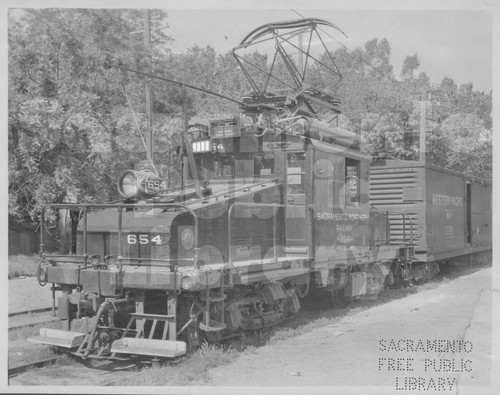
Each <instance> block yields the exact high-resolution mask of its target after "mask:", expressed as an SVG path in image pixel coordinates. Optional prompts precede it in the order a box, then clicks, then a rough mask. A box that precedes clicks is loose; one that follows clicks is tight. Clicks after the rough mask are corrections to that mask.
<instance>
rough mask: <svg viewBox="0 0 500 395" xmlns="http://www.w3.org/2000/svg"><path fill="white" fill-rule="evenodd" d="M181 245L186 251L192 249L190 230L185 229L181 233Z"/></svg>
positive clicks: (192, 239)
mask: <svg viewBox="0 0 500 395" xmlns="http://www.w3.org/2000/svg"><path fill="white" fill-rule="evenodd" d="M181 244H182V247H184V249H186V250H190V249H191V248H193V247H194V233H193V230H192V229H191V228H185V229H184V230H183V231H182V233H181Z"/></svg>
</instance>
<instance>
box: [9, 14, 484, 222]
mask: <svg viewBox="0 0 500 395" xmlns="http://www.w3.org/2000/svg"><path fill="white" fill-rule="evenodd" d="M154 14H155V17H154V18H152V30H151V31H152V39H151V42H152V49H151V52H150V53H149V54H148V53H146V51H145V46H144V43H143V34H142V33H141V32H140V30H141V29H142V28H143V17H144V15H143V13H142V11H137V10H102V9H93V10H84V9H66V10H63V9H58V10H55V9H44V10H37V11H35V10H26V11H16V12H12V13H11V14H10V15H9V219H10V221H11V225H14V224H33V223H36V219H37V216H38V215H39V210H40V206H41V205H43V204H44V203H48V202H71V201H79V202H85V201H88V202H104V201H109V200H113V199H115V198H117V195H116V188H115V181H116V179H117V176H118V174H119V173H120V172H121V171H123V170H124V169H127V168H133V166H134V164H136V163H138V162H139V161H140V160H143V159H145V157H146V155H145V149H144V145H143V137H142V136H141V134H140V133H139V130H141V131H144V130H145V125H146V119H147V116H146V114H145V104H144V103H145V101H144V81H143V80H141V78H138V77H136V76H133V75H130V74H127V73H124V72H119V71H116V69H111V70H107V69H105V68H103V67H102V64H103V56H104V55H103V53H105V52H107V53H111V54H112V56H113V58H114V60H115V61H119V62H121V63H122V64H124V65H126V66H128V67H131V68H135V69H138V70H142V71H151V72H153V73H155V74H157V75H160V76H164V77H167V78H172V79H176V80H179V81H185V82H188V83H190V84H193V85H198V86H200V87H203V88H206V89H209V90H213V91H216V92H218V93H221V94H223V95H226V96H229V97H233V98H235V99H238V98H239V97H240V96H242V95H245V94H248V93H249V91H250V86H249V85H248V84H247V82H246V80H245V79H244V76H243V74H242V73H241V72H240V71H239V69H238V68H237V65H236V63H235V61H234V60H233V58H232V56H231V54H229V53H227V54H217V53H216V52H215V51H214V49H213V48H211V47H206V48H200V47H198V46H194V47H193V48H191V49H189V50H188V51H186V52H185V53H180V54H178V53H173V52H172V51H171V50H170V49H169V42H170V40H172V39H175V37H168V35H167V34H168V29H157V28H156V27H159V26H164V25H165V24H166V23H168V16H167V14H165V13H163V12H160V11H154ZM243 33H244V32H242V34H243ZM390 54H391V48H390V45H389V42H388V41H387V40H386V39H382V40H380V41H379V40H378V39H373V40H371V41H369V42H367V43H366V45H365V46H364V48H356V49H354V50H352V51H351V50H349V49H347V48H340V49H337V50H336V51H335V52H334V53H333V56H334V58H335V59H336V60H337V62H338V66H339V69H340V71H341V73H342V74H343V76H344V78H343V80H342V81H341V83H340V84H339V85H338V86H336V87H335V88H332V89H333V92H332V93H335V94H336V95H338V96H340V98H341V100H342V103H343V104H342V106H343V115H342V118H341V124H342V126H343V127H345V128H349V129H351V130H354V131H356V132H357V133H360V134H362V135H363V136H364V138H365V141H366V143H367V144H366V150H367V151H368V152H370V153H371V154H373V155H382V154H384V155H388V156H392V157H396V158H410V159H411V158H418V150H419V147H418V131H419V128H420V103H419V102H417V100H421V98H422V97H423V98H425V100H426V106H427V140H428V145H427V151H428V154H427V158H428V160H430V161H432V162H434V163H436V164H438V165H444V166H450V167H452V168H454V169H457V170H461V171H466V172H469V173H470V174H473V175H476V176H483V177H484V176H488V175H489V172H490V170H491V126H492V120H491V93H483V92H478V91H474V90H473V86H472V84H465V85H462V86H460V87H458V86H457V85H456V84H455V83H454V81H453V80H451V79H449V78H444V79H443V81H442V82H441V83H440V84H439V85H431V82H430V80H429V78H428V77H427V75H426V74H425V72H420V73H419V74H418V75H417V70H418V68H419V65H420V64H419V59H418V56H417V55H416V54H415V55H412V56H408V57H407V58H406V59H405V62H404V64H403V67H402V70H401V72H400V74H399V81H396V79H395V76H394V70H393V66H392V65H391V63H390ZM249 56H251V57H252V60H253V62H254V63H257V64H259V65H262V67H263V68H265V67H266V66H267V64H268V59H267V56H266V55H263V54H259V53H253V54H251V55H249ZM149 59H150V62H149V61H148V60H149ZM312 77H314V76H312ZM315 78H319V79H320V78H321V76H320V75H318V76H315ZM311 79H312V80H314V78H311ZM185 97H186V96H185V93H184V90H183V89H182V88H181V87H180V86H177V85H175V84H162V83H157V84H155V85H154V86H153V103H154V106H153V107H154V123H153V130H154V133H155V137H154V144H153V146H154V147H155V152H154V156H155V162H156V163H157V169H158V170H159V172H160V173H161V175H162V176H168V177H170V179H175V178H176V177H177V178H178V170H179V169H178V160H177V158H176V155H175V150H173V149H172V148H173V146H174V145H175V144H176V142H178V141H179V139H178V138H176V136H177V137H178V135H179V133H181V132H182V129H183V119H182V108H183V102H184V100H185ZM187 104H188V111H189V116H190V117H191V116H196V117H221V116H228V115H231V114H235V113H237V112H238V108H237V106H236V105H235V104H234V103H231V102H228V101H225V100H223V99H220V98H217V97H214V96H211V95H208V94H205V93H202V92H196V91H189V92H188V93H187ZM414 139H415V140H416V142H417V144H413V140H414Z"/></svg>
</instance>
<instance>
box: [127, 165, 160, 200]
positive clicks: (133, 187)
mask: <svg viewBox="0 0 500 395" xmlns="http://www.w3.org/2000/svg"><path fill="white" fill-rule="evenodd" d="M166 186H167V180H165V179H163V178H160V177H157V176H156V175H155V174H153V173H149V172H147V171H135V170H126V171H124V172H123V173H122V174H121V175H120V178H119V179H118V191H119V192H120V194H121V195H122V196H123V197H126V198H137V199H139V198H147V197H152V196H155V195H156V194H157V193H158V192H161V191H164V190H166V189H167V188H166Z"/></svg>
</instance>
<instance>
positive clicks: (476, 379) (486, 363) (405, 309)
mask: <svg viewBox="0 0 500 395" xmlns="http://www.w3.org/2000/svg"><path fill="white" fill-rule="evenodd" d="M491 275H492V273H491V269H483V270H480V271H478V272H476V273H473V274H469V275H467V276H464V277H460V278H457V279H455V280H453V281H450V282H449V283H447V284H443V285H441V286H439V287H437V288H435V289H429V290H424V291H422V292H418V293H416V294H414V295H410V296H408V297H406V298H403V299H398V300H393V301H391V302H389V303H385V304H382V305H379V306H376V307H373V308H371V309H368V310H364V311H361V312H358V313H354V314H353V315H348V316H347V317H345V318H343V319H342V320H341V321H340V322H336V323H332V324H327V325H325V326H324V327H321V328H317V329H314V330H312V331H311V332H309V333H306V334H303V335H300V336H296V337H293V338H289V339H286V340H281V341H278V342H276V343H274V344H273V343H272V342H271V344H269V345H267V346H265V347H262V348H259V349H257V350H256V351H255V353H254V354H251V355H248V354H247V355H244V356H242V358H240V359H239V360H238V361H236V362H235V363H234V364H232V365H229V366H222V367H218V368H215V369H213V370H212V371H211V372H210V377H211V379H210V381H209V382H208V383H207V384H208V385H217V386H255V385H258V386H335V387H339V386H340V387H342V386H346V387H348V388H346V390H347V389H349V390H355V389H357V390H361V389H360V388H359V387H374V386H375V387H377V388H378V389H380V390H382V391H383V392H384V393H392V392H396V393H401V391H412V393H415V390H418V389H420V390H422V391H424V390H425V391H428V390H429V391H430V390H437V391H441V390H442V391H446V392H450V391H451V392H453V393H455V392H456V391H457V386H460V394H462V393H463V390H464V385H465V386H467V385H472V386H479V385H481V386H484V385H488V383H489V373H490V359H489V357H490V355H489V353H490V351H491V304H492V291H491ZM497 294H498V293H497ZM495 297H497V295H495ZM464 336H465V341H470V342H471V344H472V347H473V349H472V351H471V352H469V353H467V352H462V353H459V352H455V353H453V352H448V353H447V354H445V353H439V352H435V351H433V350H430V351H429V350H427V352H424V351H422V350H420V349H419V350H417V351H412V350H408V349H406V348H405V347H406V346H407V345H408V344H409V343H408V342H406V340H412V341H413V342H414V343H413V344H415V345H417V344H418V341H419V340H422V341H423V342H424V344H425V343H426V341H427V340H431V341H434V340H437V341H439V340H444V341H446V340H449V341H453V340H456V339H464ZM391 340H394V341H395V342H396V343H393V344H396V345H397V344H398V343H397V342H399V341H401V342H400V343H399V344H400V345H401V348H403V350H402V349H401V348H400V349H395V347H389V345H390V344H391ZM441 344H442V347H444V344H445V343H441ZM467 344H469V343H467ZM388 348H389V349H388ZM379 358H386V359H385V360H384V359H382V360H379ZM389 358H394V360H389ZM397 358H399V360H398V359H397ZM408 359H411V360H408ZM441 359H444V360H446V361H455V362H454V363H455V364H457V363H458V364H459V365H458V367H454V368H450V367H448V368H447V366H448V365H445V366H444V367H443V368H442V369H439V363H441V362H440V360H441ZM461 360H465V361H467V360H470V362H466V364H465V368H464V369H465V370H470V372H469V371H464V372H449V371H447V370H450V369H451V370H459V369H460V361H461ZM429 361H430V362H429ZM397 362H399V363H400V364H399V365H397ZM408 363H409V364H410V365H409V366H408V365H407V364H408ZM446 363H448V362H446ZM449 363H451V362H449ZM429 364H431V365H429ZM432 364H433V365H432ZM426 365H429V366H426ZM449 366H451V365H449ZM425 367H427V369H425ZM438 370H440V371H438ZM413 377H415V378H417V379H422V380H423V381H422V380H421V381H418V380H417V384H415V385H417V387H418V386H419V385H420V387H418V388H417V387H416V388H412V385H413V381H406V382H405V378H408V380H410V379H409V378H413ZM431 379H432V380H431ZM396 380H398V381H396ZM353 386H355V387H353ZM405 386H406V388H405ZM417 392H419V391H417ZM359 393H362V392H359ZM427 393H428V392H427Z"/></svg>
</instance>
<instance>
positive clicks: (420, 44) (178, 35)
mask: <svg viewBox="0 0 500 395" xmlns="http://www.w3.org/2000/svg"><path fill="white" fill-rule="evenodd" d="M292 5H293V4H292ZM162 8H163V7H162ZM292 8H293V7H290V8H281V9H255V8H254V9H241V8H240V9H229V8H218V9H206V8H205V9H200V8H191V9H186V8H185V9H179V8H170V9H165V8H163V10H164V11H166V12H167V13H168V14H169V18H168V23H169V25H170V28H169V29H165V30H164V32H165V33H166V34H168V35H170V36H172V37H173V38H174V39H175V42H174V43H172V44H171V47H172V48H173V49H175V50H186V48H188V47H190V46H191V45H192V44H194V43H197V44H198V45H200V46H206V45H210V46H212V47H213V48H214V49H215V50H216V51H217V52H226V51H229V50H230V49H232V48H233V47H235V46H236V45H238V44H239V42H240V41H241V39H242V38H243V37H244V36H245V35H246V34H247V33H249V32H250V31H252V30H253V29H254V28H256V27H258V26H260V25H263V24H265V23H267V22H277V21H283V20H291V19H297V18H299V16H298V15H297V14H296V13H294V12H293V11H292ZM296 10H297V11H298V12H300V14H302V15H304V16H305V17H318V18H321V19H325V20H328V21H329V22H332V23H334V24H336V25H337V26H339V27H340V28H341V29H342V30H343V31H344V32H345V33H346V34H347V36H348V37H349V38H348V39H342V38H343V37H342V36H341V35H340V34H339V35H337V36H336V38H338V39H339V40H340V39H342V40H340V41H341V42H342V43H343V44H344V45H346V46H347V47H348V48H350V49H354V48H356V47H358V46H363V45H364V44H365V43H366V42H367V41H368V40H371V39H373V38H378V39H379V40H381V39H382V38H384V37H385V38H387V40H388V41H389V44H390V46H391V49H392V54H391V63H392V64H393V66H394V73H395V75H396V77H399V73H400V71H401V65H402V63H403V59H404V58H405V57H406V56H408V55H413V54H415V53H417V54H418V56H419V59H420V68H419V70H418V72H422V71H425V72H426V73H427V75H428V76H429V77H430V78H431V82H432V83H439V82H440V81H441V80H442V79H443V77H450V78H453V80H454V81H455V82H456V83H457V84H458V85H460V84H463V83H467V82H472V83H473V85H474V89H477V90H484V91H486V92H489V91H490V89H491V88H492V85H491V84H492V33H493V31H492V26H493V17H492V13H491V12H488V11H480V10H479V11H478V10H439V11H438V10H390V11H389V10H373V9H371V10H370V9H358V10H333V9H327V8H326V9H325V8H322V9H319V8H310V9H309V8H298V9H296ZM332 45H333V47H332V48H333V49H336V48H338V47H339V44H338V43H335V42H334V43H333V44H332Z"/></svg>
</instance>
